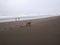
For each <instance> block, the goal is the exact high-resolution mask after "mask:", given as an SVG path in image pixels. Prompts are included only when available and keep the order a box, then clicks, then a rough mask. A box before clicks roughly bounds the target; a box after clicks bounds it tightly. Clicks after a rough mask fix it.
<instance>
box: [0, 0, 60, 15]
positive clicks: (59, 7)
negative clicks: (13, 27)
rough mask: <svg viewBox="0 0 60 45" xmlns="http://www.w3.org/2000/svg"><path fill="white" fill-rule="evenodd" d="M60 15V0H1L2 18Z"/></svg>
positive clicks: (0, 11) (0, 10) (0, 12)
mask: <svg viewBox="0 0 60 45" xmlns="http://www.w3.org/2000/svg"><path fill="white" fill-rule="evenodd" d="M59 14H60V0H0V16H35V15H39V16H45V15H47V16H52V15H59Z"/></svg>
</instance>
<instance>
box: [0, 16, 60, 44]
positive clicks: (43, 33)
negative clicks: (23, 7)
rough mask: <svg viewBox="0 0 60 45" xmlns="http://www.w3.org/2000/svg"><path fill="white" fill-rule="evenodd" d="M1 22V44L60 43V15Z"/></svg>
mask: <svg viewBox="0 0 60 45" xmlns="http://www.w3.org/2000/svg"><path fill="white" fill-rule="evenodd" d="M29 21H31V22H32V25H31V27H26V22H28V21H18V22H8V23H0V45H60V16H56V17H50V18H45V19H35V20H29Z"/></svg>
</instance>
